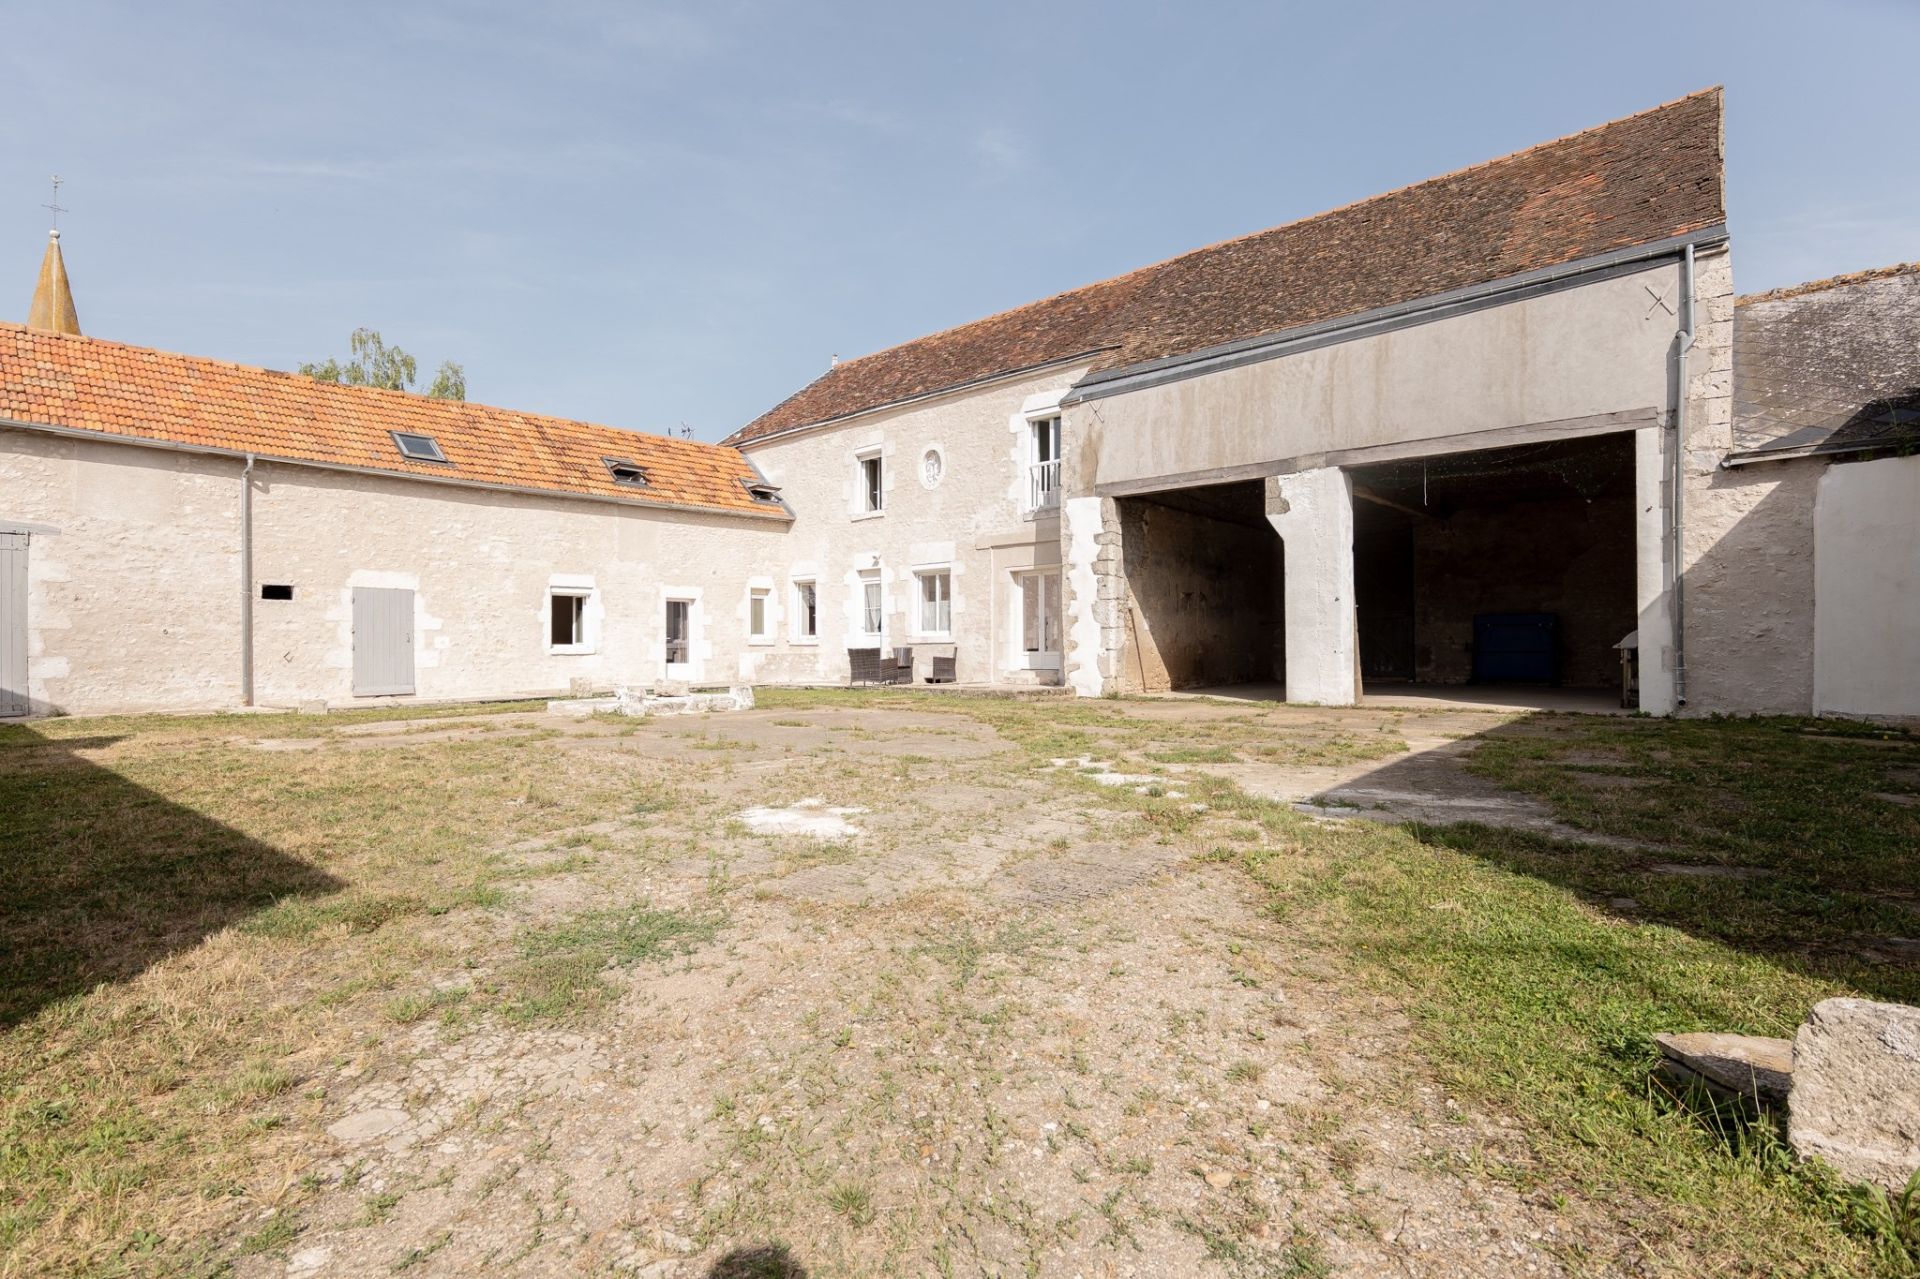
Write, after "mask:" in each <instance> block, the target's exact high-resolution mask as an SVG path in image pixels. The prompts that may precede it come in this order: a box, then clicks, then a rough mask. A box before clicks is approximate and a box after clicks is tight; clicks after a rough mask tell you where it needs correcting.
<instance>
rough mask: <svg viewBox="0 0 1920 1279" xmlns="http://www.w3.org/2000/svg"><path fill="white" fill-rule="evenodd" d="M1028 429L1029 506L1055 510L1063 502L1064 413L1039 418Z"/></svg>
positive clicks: (1037, 509) (1035, 508)
mask: <svg viewBox="0 0 1920 1279" xmlns="http://www.w3.org/2000/svg"><path fill="white" fill-rule="evenodd" d="M1027 429H1028V433H1029V439H1030V448H1029V450H1028V467H1027V470H1028V478H1027V507H1028V509H1029V510H1035V511H1045V510H1051V509H1053V508H1054V507H1057V506H1059V505H1060V415H1059V414H1058V413H1055V414H1053V415H1051V416H1049V417H1041V418H1035V419H1034V420H1033V421H1032V422H1030V423H1028V426H1027Z"/></svg>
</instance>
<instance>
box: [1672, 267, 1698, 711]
mask: <svg viewBox="0 0 1920 1279" xmlns="http://www.w3.org/2000/svg"><path fill="white" fill-rule="evenodd" d="M1693 294H1694V280H1693V246H1692V245H1691V244H1689V245H1688V246H1687V249H1686V256H1685V257H1684V258H1683V259H1682V260H1681V266H1680V316H1681V319H1680V330H1679V332H1677V333H1676V334H1674V346H1675V351H1674V393H1673V505H1672V510H1673V521H1672V522H1673V704H1674V707H1675V709H1678V708H1680V707H1682V706H1685V705H1686V704H1687V570H1686V560H1685V555H1686V540H1685V528H1686V521H1685V516H1686V509H1687V353H1688V352H1689V351H1691V350H1692V349H1693V335H1694V322H1693V320H1694V315H1693Z"/></svg>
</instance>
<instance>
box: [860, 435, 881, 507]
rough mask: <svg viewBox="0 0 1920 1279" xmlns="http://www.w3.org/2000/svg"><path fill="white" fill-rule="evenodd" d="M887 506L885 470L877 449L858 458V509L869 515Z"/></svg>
mask: <svg viewBox="0 0 1920 1279" xmlns="http://www.w3.org/2000/svg"><path fill="white" fill-rule="evenodd" d="M886 508H887V490H886V471H885V466H884V464H883V463H882V462H881V460H880V454H879V452H878V451H875V452H873V453H869V454H866V455H864V456H863V457H861V459H860V509H861V510H862V511H864V512H866V513H867V514H869V515H873V514H877V513H879V512H880V511H884V510H885V509H886Z"/></svg>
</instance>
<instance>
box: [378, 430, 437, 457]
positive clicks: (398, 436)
mask: <svg viewBox="0 0 1920 1279" xmlns="http://www.w3.org/2000/svg"><path fill="white" fill-rule="evenodd" d="M388 434H390V435H392V436H393V443H394V447H395V448H398V449H399V450H400V456H401V457H404V458H406V459H407V460H408V461H410V462H445V461H446V460H447V455H446V454H445V453H442V452H441V451H440V444H439V441H437V440H435V439H434V438H433V437H432V436H431V435H412V434H409V433H408V432H406V431H390V432H388Z"/></svg>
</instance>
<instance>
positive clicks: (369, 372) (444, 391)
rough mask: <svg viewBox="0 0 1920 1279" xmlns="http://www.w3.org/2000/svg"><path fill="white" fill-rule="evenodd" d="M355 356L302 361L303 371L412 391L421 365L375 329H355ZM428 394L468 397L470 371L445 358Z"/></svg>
mask: <svg viewBox="0 0 1920 1279" xmlns="http://www.w3.org/2000/svg"><path fill="white" fill-rule="evenodd" d="M348 342H349V345H351V346H352V348H353V358H352V359H350V360H348V361H347V362H346V363H345V364H342V363H341V362H340V361H338V360H332V359H330V360H327V361H325V362H324V363H320V364H302V365H301V366H300V372H301V374H302V375H304V376H306V377H310V378H312V379H313V380H314V381H316V382H336V383H339V384H340V385H342V386H377V387H380V388H382V389H383V390H388V391H411V390H412V389H413V383H414V379H415V378H417V377H418V376H419V373H420V366H419V364H418V363H417V362H416V361H415V360H414V358H413V357H412V356H411V355H408V354H407V353H406V352H405V351H403V350H401V349H400V348H399V347H397V346H388V345H387V344H386V343H385V342H383V341H382V340H381V339H380V334H379V333H378V332H377V331H376V330H373V329H355V330H354V331H353V337H352V338H350V339H348ZM427 394H428V395H430V396H432V397H433V398H434V399H436V400H464V399H466V398H467V371H466V370H465V369H463V368H461V367H460V366H459V365H458V364H455V363H454V362H453V361H452V360H443V361H441V364H440V368H439V369H438V370H437V371H436V372H435V373H434V375H433V385H432V386H430V387H428V388H427Z"/></svg>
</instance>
